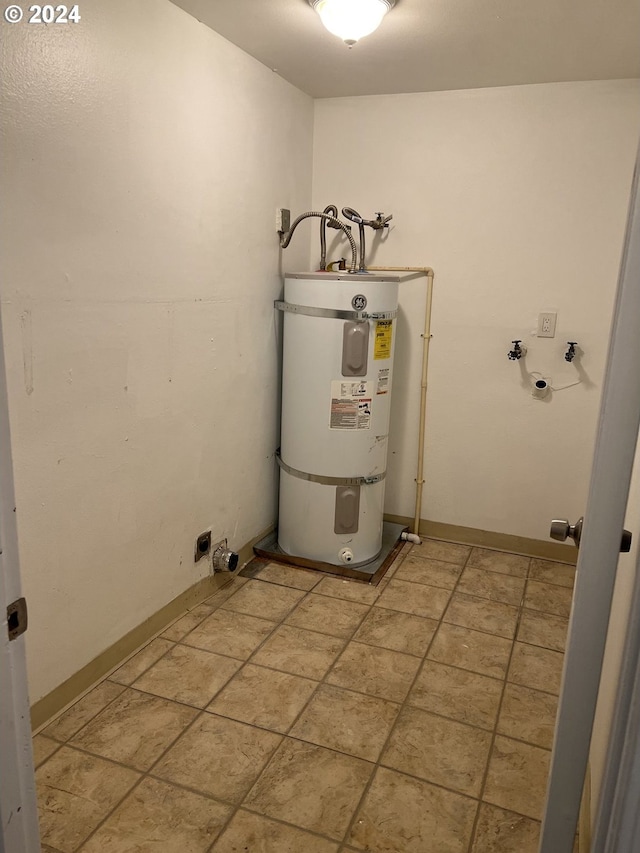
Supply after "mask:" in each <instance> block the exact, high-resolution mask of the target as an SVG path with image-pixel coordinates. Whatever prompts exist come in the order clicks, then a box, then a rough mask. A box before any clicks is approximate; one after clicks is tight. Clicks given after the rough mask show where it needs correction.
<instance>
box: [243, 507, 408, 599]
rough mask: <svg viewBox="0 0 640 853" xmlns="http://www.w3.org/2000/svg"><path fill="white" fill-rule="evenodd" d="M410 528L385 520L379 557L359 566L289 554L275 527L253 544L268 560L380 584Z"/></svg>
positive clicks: (259, 553)
mask: <svg viewBox="0 0 640 853" xmlns="http://www.w3.org/2000/svg"><path fill="white" fill-rule="evenodd" d="M407 529H408V528H406V527H403V525H402V524H394V523H393V522H391V521H385V522H384V523H383V525H382V550H381V551H380V553H379V554H378V556H377V557H376V558H375V560H371V561H370V562H369V563H365V564H364V565H361V566H358V567H357V568H355V567H353V566H334V565H333V564H332V563H323V562H321V561H319V560H308V559H307V558H306V557H297V556H296V555H294V554H285V553H284V551H282V550H281V549H280V548H279V546H278V531H277V530H274V531H273V532H272V533H269V534H268V535H267V536H265V537H264V539H261V540H260V541H259V542H258V543H257V544H256V545H254V546H253V550H254V551H255V554H256V556H257V557H262V558H263V559H266V560H275V561H277V562H278V563H287V564H288V565H290V566H300V568H302V569H313V570H315V571H318V572H328V573H329V574H332V575H338V576H339V577H343V578H353V579H354V580H360V581H367V582H368V583H370V584H372V585H373V586H376V585H377V584H378V583H379V582H380V581H381V580H382V578H383V577H384V576H385V573H386V571H387V569H388V568H389V566H390V565H391V563H392V562H393V561H394V560H395V558H396V556H397V555H398V552H399V551H400V549H401V548H402V545H403V541H402V539H400V535H401V533H403V532H404V531H405V530H407Z"/></svg>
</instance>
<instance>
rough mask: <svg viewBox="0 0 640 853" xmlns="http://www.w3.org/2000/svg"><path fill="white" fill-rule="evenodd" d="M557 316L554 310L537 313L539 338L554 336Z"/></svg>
mask: <svg viewBox="0 0 640 853" xmlns="http://www.w3.org/2000/svg"><path fill="white" fill-rule="evenodd" d="M557 318H558V315H557V314H556V313H555V311H545V312H543V313H542V314H538V337H539V338H555V336H556V320H557Z"/></svg>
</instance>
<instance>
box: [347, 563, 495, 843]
mask: <svg viewBox="0 0 640 853" xmlns="http://www.w3.org/2000/svg"><path fill="white" fill-rule="evenodd" d="M470 556H471V551H469V554H468V555H467V559H466V560H465V563H464V564H463V565H462V567H461V571H460V574H459V575H458V580H457V581H456V585H455V586H454V588H453V589H452V590H451V591H450V595H449V601H451V598H452V596H453V594H454V592H455V590H456V588H457V586H458V584H459V583H460V578H461V577H462V572H463V571H464V569H465V567H466V563H467V561H468V559H469V557H470ZM449 601H448V602H447V605H446V607H445V608H444V609H443V612H442V616H444V613H445V612H446V609H447V607H448V606H449ZM442 616H441V617H440V619H439V620H438V628H437V629H436V630H435V631H434V632H433V636H432V637H431V640H430V641H429V645H428V646H427V650H426V652H425V653H424V655H423V659H422V664H421V665H420V666H419V667H418V669H417V670H416V674H415V676H414V678H413V680H412V681H411V684H410V685H409V689H408V690H407V692H406V695H405V698H404V700H403V702H402V703H401V704H400V708H399V710H398V714H397V716H396V718H395V720H394V722H393V724H392V725H391V726H390V727H389V732H388V734H387V737H386V739H385V741H384V743H383V744H382V748H381V749H380V752H379V754H378V759H377V761H376V762H375V769H374V771H373V773H372V774H371V776H370V778H369V781H368V783H367V785H366V786H365V788H364V790H363V792H362V796H361V797H360V800H359V802H358V805H357V806H356V808H355V810H354V812H353V815H352V816H351V820H350V821H349V826H348V827H347V831H346V833H345V835H344V837H343V839H342V844H348V843H349V836H350V834H351V832H352V830H353V827H354V825H355V822H356V818H357V816H358V814H359V813H360V811H361V809H362V807H363V805H364V803H365V800H366V798H367V797H368V795H369V791H370V790H371V786H372V784H373V780H374V778H375V777H376V776H377V775H378V770H379V769H380V767H381V766H384V765H382V764H381V760H382V757H383V755H384V754H385V752H386V750H387V747H388V746H389V743H390V741H391V738H392V737H393V735H394V733H395V731H396V727H397V725H398V721H399V719H400V717H401V716H402V713H403V711H404V709H405V707H410V706H409V697H410V696H411V693H412V691H413V688H414V687H415V684H416V682H417V680H418V678H419V677H420V674H421V673H422V670H423V667H424V662H425V661H426V660H427V656H428V654H429V652H430V651H431V647H432V645H433V643H434V641H435V638H436V637H437V635H438V630H439V628H440V625H441V624H442ZM392 772H401V771H397V770H395V771H394V770H392ZM405 775H406V776H411V774H409V773H406V774H405ZM412 778H419V777H412ZM420 781H421V782H425V783H426V784H433V783H430V782H427V780H425V779H421V780H420ZM438 787H442V786H438ZM455 793H457V794H458V796H467V795H465V794H461V793H460V792H459V791H456V792H455ZM472 799H473V798H472ZM477 808H478V809H479V804H478V807H477ZM476 812H477V809H476Z"/></svg>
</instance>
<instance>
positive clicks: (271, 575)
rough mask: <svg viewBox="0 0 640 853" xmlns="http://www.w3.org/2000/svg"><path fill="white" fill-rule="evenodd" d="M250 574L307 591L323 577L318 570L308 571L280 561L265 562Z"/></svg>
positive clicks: (270, 581)
mask: <svg viewBox="0 0 640 853" xmlns="http://www.w3.org/2000/svg"><path fill="white" fill-rule="evenodd" d="M252 576H253V577H255V578H259V579H260V580H261V581H268V582H269V583H277V584H280V585H281V586H291V587H293V588H294V589H304V590H307V591H308V590H310V589H313V588H314V586H316V584H318V582H319V581H320V579H321V578H322V577H323V575H322V574H320V572H309V571H307V570H306V569H300V568H298V567H297V566H285V565H283V564H282V563H267V564H266V565H263V566H261V567H259V568H258V569H257V571H256V572H255V574H253V575H252Z"/></svg>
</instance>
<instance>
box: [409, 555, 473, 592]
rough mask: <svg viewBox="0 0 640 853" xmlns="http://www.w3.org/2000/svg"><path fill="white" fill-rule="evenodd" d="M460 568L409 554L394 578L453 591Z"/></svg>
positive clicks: (452, 564) (442, 561)
mask: <svg viewBox="0 0 640 853" xmlns="http://www.w3.org/2000/svg"><path fill="white" fill-rule="evenodd" d="M461 571H462V568H461V567H460V566H457V565H455V564H454V563H446V562H444V560H430V559H429V558H428V557H420V556H419V555H417V554H415V555H414V554H409V556H408V557H407V558H406V559H405V560H404V561H403V562H402V564H401V565H400V567H399V568H398V571H397V572H396V573H395V575H394V577H395V579H396V580H399V581H411V582H412V583H426V584H428V585H429V586H439V587H442V588H443V589H453V588H454V586H455V585H456V583H457V582H458V578H459V577H460V572H461Z"/></svg>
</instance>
